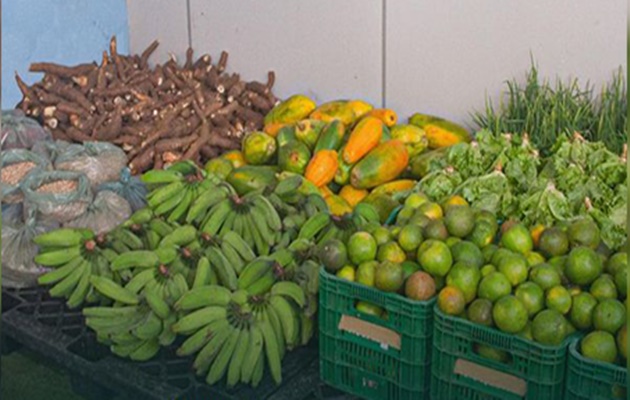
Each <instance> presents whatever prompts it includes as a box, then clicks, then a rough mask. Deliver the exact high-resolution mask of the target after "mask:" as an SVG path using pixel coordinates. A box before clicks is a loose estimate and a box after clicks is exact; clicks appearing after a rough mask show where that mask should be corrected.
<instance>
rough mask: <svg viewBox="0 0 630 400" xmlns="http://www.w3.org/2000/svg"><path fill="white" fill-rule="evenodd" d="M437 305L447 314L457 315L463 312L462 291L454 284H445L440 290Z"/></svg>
mask: <svg viewBox="0 0 630 400" xmlns="http://www.w3.org/2000/svg"><path fill="white" fill-rule="evenodd" d="M437 305H438V307H439V308H440V310H442V312H444V313H446V314H449V315H459V314H461V313H462V312H464V307H465V306H466V299H465V297H464V293H463V292H462V291H461V290H459V288H456V287H455V286H445V287H444V288H443V289H442V290H440V294H439V295H438V300H437Z"/></svg>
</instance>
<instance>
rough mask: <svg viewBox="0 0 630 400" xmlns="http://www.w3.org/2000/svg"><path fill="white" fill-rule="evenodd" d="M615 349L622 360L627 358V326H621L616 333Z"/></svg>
mask: <svg viewBox="0 0 630 400" xmlns="http://www.w3.org/2000/svg"><path fill="white" fill-rule="evenodd" d="M617 349H618V350H619V354H621V356H622V357H623V358H624V359H626V358H628V325H624V326H622V327H621V329H619V331H618V332H617Z"/></svg>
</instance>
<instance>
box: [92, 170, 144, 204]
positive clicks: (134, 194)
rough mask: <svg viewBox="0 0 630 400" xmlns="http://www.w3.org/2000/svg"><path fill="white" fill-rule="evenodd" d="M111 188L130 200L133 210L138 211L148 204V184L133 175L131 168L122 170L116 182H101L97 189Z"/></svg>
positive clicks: (98, 190)
mask: <svg viewBox="0 0 630 400" xmlns="http://www.w3.org/2000/svg"><path fill="white" fill-rule="evenodd" d="M101 190H111V191H112V192H114V193H116V194H117V195H119V196H121V197H123V198H124V199H125V200H127V201H128V202H129V205H130V206H131V210H132V211H137V210H139V209H141V208H145V207H146V206H147V194H148V190H147V186H146V185H145V184H144V182H142V181H141V180H140V178H138V177H136V176H132V175H131V171H130V170H129V168H127V167H125V168H123V169H122V170H121V171H120V177H119V179H118V180H117V181H116V182H107V183H103V184H101V185H100V186H99V187H98V188H97V189H96V191H97V192H100V191H101Z"/></svg>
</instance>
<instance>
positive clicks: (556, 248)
mask: <svg viewBox="0 0 630 400" xmlns="http://www.w3.org/2000/svg"><path fill="white" fill-rule="evenodd" d="M538 248H539V249H540V252H541V253H542V254H543V255H544V256H545V257H547V258H551V257H557V256H563V255H565V254H567V253H568V252H569V237H568V236H567V234H566V232H564V231H563V230H562V229H559V228H554V227H552V228H547V229H545V230H544V231H543V233H542V235H540V242H539V243H538Z"/></svg>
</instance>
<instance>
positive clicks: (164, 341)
mask: <svg viewBox="0 0 630 400" xmlns="http://www.w3.org/2000/svg"><path fill="white" fill-rule="evenodd" d="M175 322H177V315H176V314H175V313H171V315H169V316H168V318H166V319H165V320H164V321H162V325H163V327H162V333H160V336H158V341H159V342H160V345H161V346H170V345H171V344H173V342H174V341H175V339H177V334H176V333H175V332H173V329H172V326H173V324H174V323H175Z"/></svg>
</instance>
